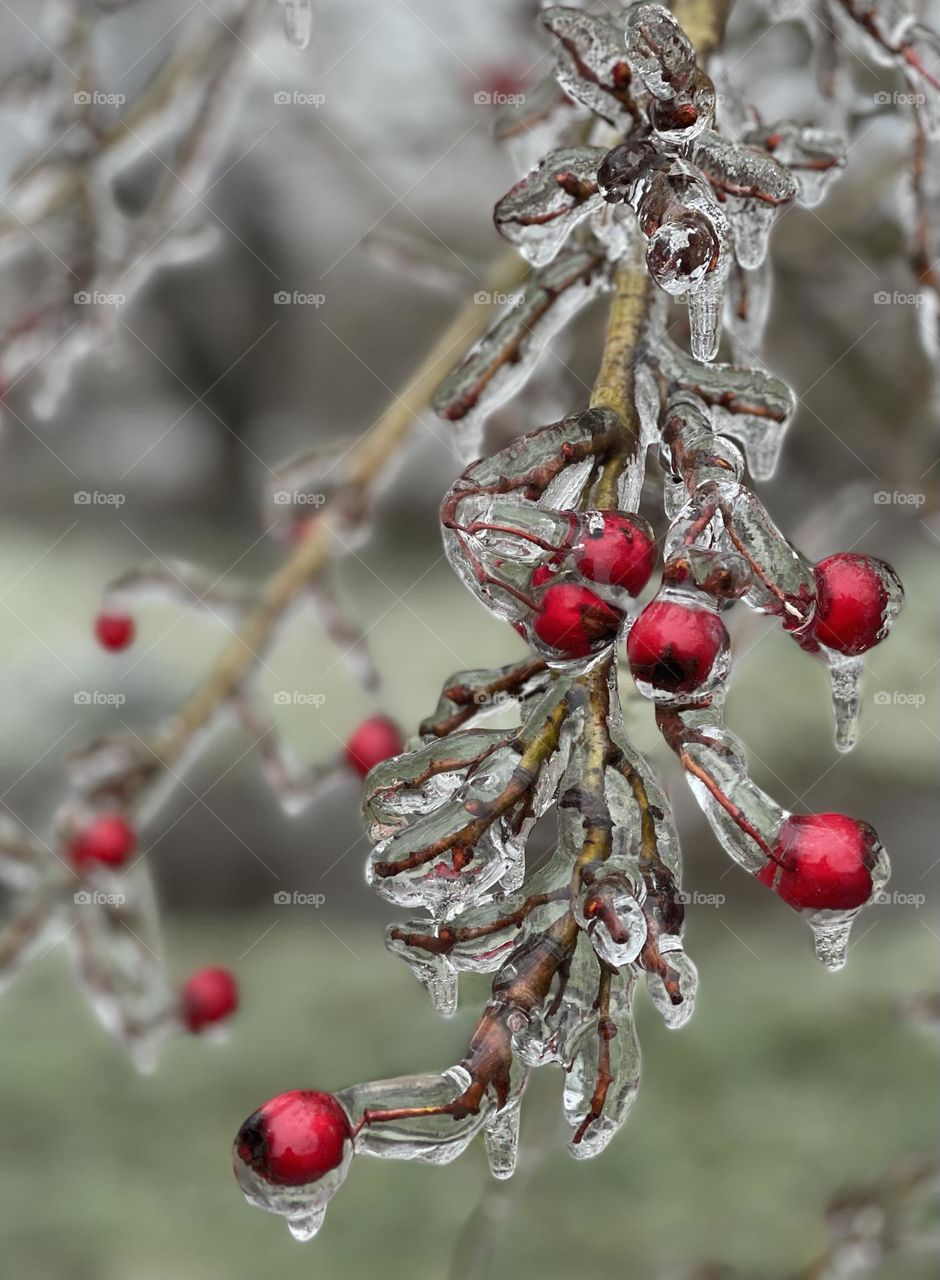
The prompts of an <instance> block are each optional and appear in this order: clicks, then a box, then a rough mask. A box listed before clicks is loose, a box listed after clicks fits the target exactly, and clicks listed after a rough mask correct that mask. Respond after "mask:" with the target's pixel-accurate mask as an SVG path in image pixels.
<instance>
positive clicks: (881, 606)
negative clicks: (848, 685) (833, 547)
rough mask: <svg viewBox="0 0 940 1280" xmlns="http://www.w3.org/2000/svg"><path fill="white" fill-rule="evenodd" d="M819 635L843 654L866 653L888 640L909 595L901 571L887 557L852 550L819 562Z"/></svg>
mask: <svg viewBox="0 0 940 1280" xmlns="http://www.w3.org/2000/svg"><path fill="white" fill-rule="evenodd" d="M814 572H815V574H816V587H817V596H816V617H815V619H814V623H813V627H812V632H813V638H814V639H815V640H818V641H819V643H820V644H824V645H826V647H827V648H829V649H835V650H836V651H837V652H838V653H844V654H859V653H865V652H867V650H869V649H871V648H872V647H873V646H874V645H876V644H877V643H878V641H879V640H883V639H884V637H885V636H886V635H887V633H888V630H889V628H890V626H891V624H892V622H893V621H894V619H895V616H896V615H897V612H898V610H899V608H900V607H901V601H902V599H903V596H904V591H903V588H902V587H901V583H900V582H899V581H898V577H897V574H896V573H895V572H894V570H893V569H892V568H891V566H890V565H889V564H886V563H885V562H884V560H875V559H874V558H873V557H872V556H859V555H855V554H854V553H853V552H850V551H841V552H839V554H838V555H834V556H828V557H827V558H826V559H825V560H820V562H819V564H817V565H816V567H815V570H814Z"/></svg>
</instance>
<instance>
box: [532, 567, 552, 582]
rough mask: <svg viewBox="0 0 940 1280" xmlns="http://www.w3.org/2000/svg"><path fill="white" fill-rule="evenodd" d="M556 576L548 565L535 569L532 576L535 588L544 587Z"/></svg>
mask: <svg viewBox="0 0 940 1280" xmlns="http://www.w3.org/2000/svg"><path fill="white" fill-rule="evenodd" d="M554 576H555V574H554V572H553V571H552V570H551V569H550V568H549V567H548V565H547V564H540V565H539V567H538V568H537V569H535V570H534V571H533V574H532V586H533V588H535V587H544V586H545V584H546V582H551V580H552V578H554Z"/></svg>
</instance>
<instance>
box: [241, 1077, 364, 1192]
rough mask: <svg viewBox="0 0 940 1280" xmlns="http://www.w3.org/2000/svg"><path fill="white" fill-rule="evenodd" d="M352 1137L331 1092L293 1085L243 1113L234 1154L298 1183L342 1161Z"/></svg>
mask: <svg viewBox="0 0 940 1280" xmlns="http://www.w3.org/2000/svg"><path fill="white" fill-rule="evenodd" d="M351 1140H352V1130H351V1128H350V1124H349V1117H348V1116H347V1115H346V1112H345V1111H344V1110H343V1108H342V1107H341V1106H340V1104H339V1102H338V1101H337V1099H336V1098H334V1097H333V1095H332V1094H331V1093H318V1092H316V1091H314V1090H309V1089H292V1090H291V1091H290V1093H280V1094H278V1096H277V1097H276V1098H272V1099H271V1101H270V1102H266V1103H265V1104H264V1106H263V1107H260V1108H259V1109H258V1110H257V1111H256V1112H255V1113H254V1115H250V1116H249V1117H248V1119H247V1120H246V1121H245V1123H244V1124H243V1125H242V1127H241V1128H240V1129H239V1131H238V1136H237V1137H236V1139H235V1154H236V1155H237V1156H238V1158H239V1159H240V1160H242V1161H243V1162H244V1163H245V1164H246V1165H248V1167H249V1168H250V1169H252V1170H254V1172H255V1173H257V1174H259V1175H260V1177H262V1178H264V1179H265V1180H266V1181H267V1182H273V1183H275V1184H276V1185H278V1186H282V1187H300V1186H303V1185H304V1184H305V1183H308V1182H316V1180H317V1179H318V1178H322V1177H323V1175H324V1174H325V1173H329V1172H330V1170H331V1169H335V1168H336V1167H337V1165H339V1164H341V1163H342V1161H343V1156H344V1154H345V1145H346V1143H347V1142H349V1141H351Z"/></svg>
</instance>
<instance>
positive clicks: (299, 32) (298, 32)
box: [278, 0, 313, 50]
mask: <svg viewBox="0 0 940 1280" xmlns="http://www.w3.org/2000/svg"><path fill="white" fill-rule="evenodd" d="M278 3H279V4H280V6H281V16H282V18H283V22H284V34H285V35H286V36H287V39H288V40H289V41H290V43H291V44H292V45H293V46H294V48H295V49H301V50H303V49H307V48H309V45H310V39H311V36H312V35H313V0H278Z"/></svg>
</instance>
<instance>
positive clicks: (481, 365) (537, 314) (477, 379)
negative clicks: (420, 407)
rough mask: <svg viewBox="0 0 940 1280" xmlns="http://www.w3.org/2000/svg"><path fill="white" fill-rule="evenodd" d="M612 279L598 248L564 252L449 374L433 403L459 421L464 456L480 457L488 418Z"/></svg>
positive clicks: (440, 413)
mask: <svg viewBox="0 0 940 1280" xmlns="http://www.w3.org/2000/svg"><path fill="white" fill-rule="evenodd" d="M608 284H609V270H608V268H607V267H606V266H605V264H604V262H603V259H602V258H601V256H600V255H599V254H598V253H596V252H592V251H590V250H582V249H575V250H573V251H571V252H565V253H561V254H559V255H558V257H557V258H556V259H555V260H554V261H553V262H552V263H551V264H550V265H548V266H547V267H543V268H542V269H541V270H540V271H537V272H536V273H535V275H534V276H533V277H532V279H531V281H530V282H529V284H528V285H527V286H526V289H525V292H524V293H523V295H522V296H521V298H520V299H519V301H518V302H515V303H513V304H511V305H510V306H509V307H508V308H507V309H506V310H505V312H504V313H503V315H502V316H501V317H500V319H499V320H497V322H496V324H495V325H494V326H493V327H492V328H491V329H489V330H488V331H487V332H486V333H485V334H484V335H483V337H482V338H481V339H480V340H479V342H477V343H476V344H475V345H474V346H473V347H472V348H471V349H470V351H469V352H468V353H467V355H466V356H465V358H464V360H463V361H462V362H461V364H460V365H459V366H458V367H457V368H456V369H455V370H454V372H453V373H451V374H450V375H449V376H448V377H447V378H445V379H444V381H443V382H442V383H441V384H440V386H439V387H438V389H437V391H436V392H435V393H434V397H433V400H432V406H433V408H434V411H435V413H437V414H438V416H439V417H441V418H444V419H446V420H448V421H450V422H456V423H458V424H459V431H458V433H457V441H458V444H459V446H460V449H461V454H462V456H463V457H464V458H466V459H468V460H469V459H472V458H475V457H479V454H480V451H481V446H482V443H483V426H484V423H485V421H486V419H487V418H488V417H489V415H490V414H491V413H492V412H493V411H494V410H495V409H498V408H499V407H500V406H501V405H502V404H504V403H505V402H506V401H507V400H509V399H510V398H511V397H512V396H514V395H515V394H516V393H517V392H518V391H519V390H521V388H522V387H523V386H524V385H525V384H526V382H527V381H528V380H529V378H530V377H531V376H532V374H533V373H534V372H535V369H536V366H537V365H538V363H539V359H540V357H541V355H542V353H543V352H544V351H545V349H546V347H547V345H548V343H549V342H550V341H551V340H552V338H553V337H554V336H555V335H556V334H557V333H558V331H559V330H560V329H561V328H562V326H563V325H565V324H567V322H568V321H569V320H571V319H572V318H573V317H574V316H575V315H576V314H577V312H578V311H580V310H581V309H582V308H583V307H585V306H586V305H587V304H588V303H589V302H591V301H592V300H593V299H594V298H596V297H597V295H598V294H599V293H601V292H602V291H603V290H604V289H606V288H607V287H608Z"/></svg>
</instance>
